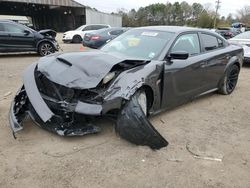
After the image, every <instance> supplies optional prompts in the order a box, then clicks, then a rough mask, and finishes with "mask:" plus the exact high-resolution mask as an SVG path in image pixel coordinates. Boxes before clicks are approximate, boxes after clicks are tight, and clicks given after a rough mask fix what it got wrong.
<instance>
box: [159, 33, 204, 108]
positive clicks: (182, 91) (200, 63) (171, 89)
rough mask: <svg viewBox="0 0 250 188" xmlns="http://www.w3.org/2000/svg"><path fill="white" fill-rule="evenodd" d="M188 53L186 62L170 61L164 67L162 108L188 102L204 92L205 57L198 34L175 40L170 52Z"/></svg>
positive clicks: (190, 34) (184, 35) (186, 34)
mask: <svg viewBox="0 0 250 188" xmlns="http://www.w3.org/2000/svg"><path fill="white" fill-rule="evenodd" d="M181 51H182V52H183V51H185V52H188V53H189V57H188V58H187V59H185V60H180V59H169V58H167V59H168V60H166V63H165V65H164V74H163V77H164V84H163V93H162V108H163V109H164V108H165V109H169V108H172V107H175V106H177V105H180V104H182V103H185V102H187V101H188V100H190V99H192V98H193V97H195V96H196V95H198V94H200V93H202V92H203V91H204V86H203V74H204V71H203V69H204V57H203V55H202V54H201V46H200V40H199V37H198V33H185V34H182V35H181V36H179V37H178V38H177V40H175V42H174V43H173V45H172V47H171V48H170V51H169V53H168V55H167V56H168V57H169V55H170V53H174V52H181Z"/></svg>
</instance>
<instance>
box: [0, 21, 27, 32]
mask: <svg viewBox="0 0 250 188" xmlns="http://www.w3.org/2000/svg"><path fill="white" fill-rule="evenodd" d="M3 25H4V28H5V31H7V32H11V33H23V31H24V28H22V27H20V26H18V25H14V24H10V23H4V24H3Z"/></svg>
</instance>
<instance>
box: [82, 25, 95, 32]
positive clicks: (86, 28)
mask: <svg viewBox="0 0 250 188" xmlns="http://www.w3.org/2000/svg"><path fill="white" fill-rule="evenodd" d="M90 30H93V26H92V25H88V26H86V27H84V28H83V30H82V31H90Z"/></svg>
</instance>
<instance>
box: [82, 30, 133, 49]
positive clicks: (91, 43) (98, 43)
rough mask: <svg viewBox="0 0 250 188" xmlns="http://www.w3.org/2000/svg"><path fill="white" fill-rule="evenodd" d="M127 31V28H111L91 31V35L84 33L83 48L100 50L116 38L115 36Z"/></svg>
mask: <svg viewBox="0 0 250 188" xmlns="http://www.w3.org/2000/svg"><path fill="white" fill-rule="evenodd" d="M127 30H128V28H122V27H115V28H114V27H113V28H108V29H101V30H98V31H93V32H91V33H86V34H85V36H84V39H83V46H87V47H89V48H96V49H97V48H100V47H102V46H103V45H104V44H106V43H107V42H108V41H110V40H112V39H114V38H116V37H117V36H119V35H120V34H122V33H124V32H126V31H127Z"/></svg>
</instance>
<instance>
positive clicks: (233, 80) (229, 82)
mask: <svg viewBox="0 0 250 188" xmlns="http://www.w3.org/2000/svg"><path fill="white" fill-rule="evenodd" d="M239 72H240V69H239V67H238V66H237V65H235V64H234V65H232V66H230V67H229V68H228V69H227V70H226V72H225V75H224V77H223V83H222V85H221V87H220V88H219V93H220V94H223V95H229V94H231V93H232V92H233V91H234V89H235V87H236V85H237V82H238V77H239Z"/></svg>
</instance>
